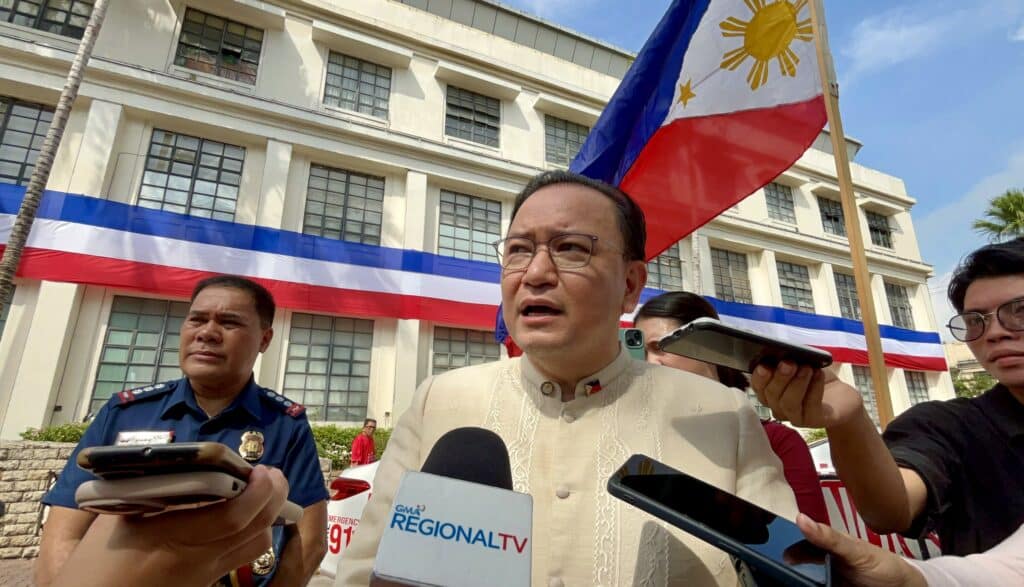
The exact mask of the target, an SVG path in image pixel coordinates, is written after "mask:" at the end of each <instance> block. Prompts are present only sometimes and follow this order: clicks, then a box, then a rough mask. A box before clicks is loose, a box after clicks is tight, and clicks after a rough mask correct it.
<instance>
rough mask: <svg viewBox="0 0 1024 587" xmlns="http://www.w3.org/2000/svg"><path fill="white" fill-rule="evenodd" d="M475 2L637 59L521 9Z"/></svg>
mask: <svg viewBox="0 0 1024 587" xmlns="http://www.w3.org/2000/svg"><path fill="white" fill-rule="evenodd" d="M473 2H479V3H480V4H487V5H488V6H492V7H494V8H496V9H498V10H504V11H505V12H510V13H512V14H515V15H516V16H521V17H523V18H525V19H528V20H532V21H534V22H536V23H538V24H543V25H544V26H547V27H551V28H553V29H556V30H558V31H559V32H562V33H565V34H567V35H572V36H573V37H577V38H579V39H582V40H584V41H586V42H588V43H593V44H595V45H599V46H601V47H603V48H605V49H608V50H609V51H614V52H616V53H618V54H620V55H622V56H623V57H627V58H629V59H630V60H632V59H636V53H634V52H632V51H629V50H627V49H623V48H622V47H619V46H618V45H613V44H611V43H609V42H608V41H602V40H601V39H598V38H597V37H591V36H590V35H588V34H585V33H581V32H579V31H577V30H575V29H571V28H569V27H567V26H565V25H561V24H558V23H556V22H553V21H550V20H548V19H546V18H543V17H541V16H537V15H535V14H530V13H529V12H526V11H525V10H521V9H519V8H514V7H512V6H509V5H507V4H503V3H501V2H498V1H497V0H473Z"/></svg>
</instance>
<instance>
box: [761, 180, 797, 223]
mask: <svg viewBox="0 0 1024 587" xmlns="http://www.w3.org/2000/svg"><path fill="white" fill-rule="evenodd" d="M764 199H765V201H766V202H768V217H769V218H773V219H775V220H781V221H782V222H788V223H790V224H796V212H795V211H794V209H793V188H791V187H789V186H788V185H782V184H781V183H775V182H772V183H770V184H768V185H766V186H764Z"/></svg>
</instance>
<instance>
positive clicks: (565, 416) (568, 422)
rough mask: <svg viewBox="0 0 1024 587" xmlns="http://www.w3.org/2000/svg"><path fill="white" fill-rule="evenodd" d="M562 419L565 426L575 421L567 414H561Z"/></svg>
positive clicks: (573, 417)
mask: <svg viewBox="0 0 1024 587" xmlns="http://www.w3.org/2000/svg"><path fill="white" fill-rule="evenodd" d="M562 419H563V420H565V423H566V424H572V423H573V422H574V421H575V420H576V416H573V415H572V414H570V413H569V412H562Z"/></svg>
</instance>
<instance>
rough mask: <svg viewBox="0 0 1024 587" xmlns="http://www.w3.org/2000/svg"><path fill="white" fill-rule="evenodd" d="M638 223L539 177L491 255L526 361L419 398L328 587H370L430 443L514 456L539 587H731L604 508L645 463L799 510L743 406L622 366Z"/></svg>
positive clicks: (561, 182)
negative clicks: (623, 474) (469, 443)
mask: <svg viewBox="0 0 1024 587" xmlns="http://www.w3.org/2000/svg"><path fill="white" fill-rule="evenodd" d="M645 239H646V235H645V225H644V217H643V213H642V212H641V210H640V209H639V208H638V207H637V206H636V204H635V203H634V202H633V201H632V200H631V199H630V198H629V197H628V196H626V195H625V194H623V193H622V192H621V191H619V190H618V189H617V188H614V187H612V186H609V185H607V184H604V183H600V182H596V181H593V180H590V179H587V178H584V177H582V176H578V175H575V174H571V173H568V172H564V171H555V172H545V173H542V174H540V175H538V176H537V177H535V178H534V179H533V180H532V181H531V182H530V183H529V184H528V185H527V186H526V188H524V190H523V191H522V192H521V193H520V194H519V196H518V197H517V199H516V202H515V206H514V209H513V212H512V222H511V225H510V227H509V231H508V236H507V237H506V238H505V239H503V240H502V241H500V242H499V243H497V245H496V247H497V249H498V257H499V261H500V263H501V265H502V277H501V294H502V305H503V309H504V310H503V311H504V319H505V322H506V324H507V325H508V329H509V332H510V334H511V336H512V338H513V339H514V340H515V342H516V343H517V344H518V345H519V346H520V347H521V348H522V349H523V351H524V355H523V356H522V357H519V358H515V359H510V360H504V361H500V362H497V363H489V364H485V365H478V366H473V367H466V368H463V369H458V370H456V371H450V372H448V373H444V374H442V375H438V376H435V377H431V378H428V379H427V380H426V381H424V382H423V384H422V385H420V387H419V389H418V390H417V391H416V394H415V396H414V398H413V401H412V405H411V407H410V408H409V409H408V410H407V411H406V412H405V414H404V415H403V416H402V417H401V419H400V420H399V422H398V425H397V426H396V427H395V430H394V433H393V434H392V436H391V440H390V442H389V443H388V446H387V450H386V451H385V453H384V456H383V459H382V460H381V465H380V469H379V471H378V473H377V477H376V479H375V481H374V488H373V497H372V498H371V500H370V503H369V504H368V506H367V507H366V510H365V511H364V514H363V518H362V520H361V523H360V525H359V529H358V531H357V532H356V533H355V536H354V538H353V542H352V544H351V547H350V548H349V550H348V552H346V553H345V557H344V559H343V560H342V562H341V564H340V565H339V568H338V578H337V582H336V585H365V584H367V583H368V582H369V578H370V573H371V570H372V567H373V560H374V556H375V553H376V550H377V544H378V542H379V541H380V537H381V533H382V532H383V530H384V525H385V520H386V518H387V516H388V513H389V511H390V509H391V506H392V499H393V497H394V493H395V490H396V489H397V487H398V483H399V481H400V479H401V477H402V474H403V473H404V472H405V471H410V470H419V469H420V466H421V465H422V463H423V461H424V459H425V458H426V457H427V455H428V454H429V453H430V450H431V448H432V447H433V446H434V443H435V442H436V441H437V439H438V438H439V437H440V436H441V435H443V434H444V433H445V432H448V431H450V430H452V429H454V428H458V427H462V426H480V427H484V428H488V429H490V430H493V431H494V432H496V433H497V434H498V435H499V436H501V438H502V439H503V440H504V441H505V444H506V446H508V451H509V457H510V461H511V465H512V478H513V483H514V488H515V490H516V491H521V492H525V493H529V494H530V495H532V496H533V500H534V510H533V568H532V579H533V580H532V584H533V585H551V586H560V585H566V586H572V587H575V586H591V585H666V584H672V585H674V584H686V585H735V584H736V583H737V578H736V574H735V572H734V570H733V567H732V564H731V563H730V560H729V557H728V556H727V555H726V554H725V553H723V552H721V551H719V550H717V549H715V548H714V547H712V546H710V545H708V544H706V543H704V542H702V541H700V540H698V539H696V538H694V537H692V536H689V535H687V534H685V533H683V532H681V531H678V530H676V529H674V528H671V527H669V526H668V525H666V524H664V523H662V522H660V521H658V520H656V519H655V518H653V517H652V516H650V515H648V514H645V513H644V512H642V511H640V510H638V509H635V508H633V507H631V506H629V505H627V504H626V503H624V502H622V501H620V500H618V499H616V498H614V497H612V496H611V495H610V494H609V493H608V492H607V490H606V489H605V486H606V483H607V481H608V478H609V477H610V476H611V475H612V473H614V472H615V470H616V469H617V468H618V467H619V466H620V465H621V464H622V463H623V462H624V461H625V460H626V459H627V458H628V457H629V456H630V455H632V454H634V453H644V454H647V455H649V456H651V457H653V458H655V459H657V460H659V461H661V462H664V463H666V464H667V465H669V466H672V467H675V468H678V469H680V470H683V471H686V472H687V473H690V474H691V475H694V476H696V477H699V478H701V479H703V480H705V481H707V482H709V483H712V484H714V485H716V486H718V487H720V488H722V489H724V490H727V491H730V492H733V493H735V494H737V495H739V496H740V497H743V498H745V499H747V500H749V501H752V502H754V503H756V504H758V505H761V506H762V507H764V508H766V509H769V510H771V511H773V512H775V513H777V514H780V515H782V516H784V517H786V518H789V519H795V517H796V513H797V507H796V501H795V499H794V497H793V493H792V491H791V490H790V489H789V486H788V485H787V484H786V481H785V479H784V478H783V475H782V469H781V465H780V463H779V461H778V459H777V458H776V457H775V456H774V454H773V453H772V451H771V448H770V447H769V445H768V441H767V439H766V437H765V435H764V432H763V430H762V427H761V424H760V422H759V421H758V418H757V415H756V414H755V412H754V410H753V408H752V407H751V405H750V403H749V402H748V400H747V398H746V397H745V396H744V395H743V393H742V392H739V391H737V390H733V389H729V388H726V387H724V386H723V385H721V384H719V383H717V382H715V381H711V380H709V379H707V378H704V377H700V376H698V375H693V374H691V373H686V372H683V371H679V370H675V369H669V368H666V367H662V366H659V365H651V364H647V363H644V362H641V361H634V360H631V359H630V357H629V355H628V354H627V353H626V351H625V350H624V349H622V348H620V345H619V340H618V328H619V318H620V316H621V315H622V314H624V313H630V312H632V311H633V309H634V308H635V307H636V305H637V301H638V300H639V297H640V292H641V291H642V290H643V287H644V284H645V282H646V280H647V269H646V264H645V263H644V244H645Z"/></svg>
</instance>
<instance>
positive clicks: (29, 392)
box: [0, 281, 90, 438]
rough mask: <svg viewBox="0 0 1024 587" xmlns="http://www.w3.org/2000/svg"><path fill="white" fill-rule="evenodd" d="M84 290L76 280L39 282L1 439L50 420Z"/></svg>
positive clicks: (85, 386) (0, 431) (14, 436)
mask: <svg viewBox="0 0 1024 587" xmlns="http://www.w3.org/2000/svg"><path fill="white" fill-rule="evenodd" d="M83 289H84V288H83V287H81V286H78V285H75V284H73V283H57V282H52V281H44V282H42V283H40V285H39V294H38V296H37V298H36V304H35V312H34V313H33V315H32V321H31V327H30V329H29V331H28V336H27V337H26V338H25V345H24V347H23V350H22V361H21V364H20V365H19V366H18V374H17V376H16V378H15V381H14V388H13V389H12V391H11V397H10V403H9V404H8V407H7V413H6V414H5V416H4V422H3V427H2V428H0V438H18V433H20V432H24V431H25V429H26V428H39V427H42V426H46V425H48V424H49V423H50V416H51V415H52V413H53V407H54V403H55V401H56V399H57V394H58V391H59V388H60V382H61V380H62V379H63V376H64V365H65V360H66V358H67V353H68V348H69V346H70V345H71V341H72V339H73V336H72V335H73V334H74V330H75V323H76V322H77V317H78V308H79V304H80V303H81V299H82V290H83ZM55 345H56V346H55ZM83 383H84V382H83ZM89 392H90V387H89V385H85V384H84V385H82V393H89ZM68 408H69V409H71V408H73V406H68Z"/></svg>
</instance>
